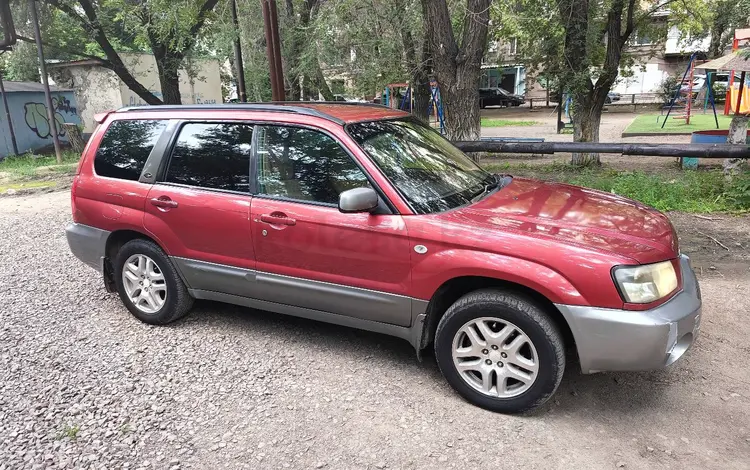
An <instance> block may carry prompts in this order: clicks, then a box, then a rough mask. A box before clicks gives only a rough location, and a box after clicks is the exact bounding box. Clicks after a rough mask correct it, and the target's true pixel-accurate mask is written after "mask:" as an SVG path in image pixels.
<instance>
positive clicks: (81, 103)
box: [47, 53, 222, 133]
mask: <svg viewBox="0 0 750 470" xmlns="http://www.w3.org/2000/svg"><path fill="white" fill-rule="evenodd" d="M120 57H121V58H122V60H123V62H124V63H125V66H126V67H127V68H128V70H129V71H130V72H131V73H132V74H133V76H134V77H135V79H136V80H138V81H139V82H140V83H141V84H143V86H144V87H146V89H148V90H149V91H150V92H151V93H153V94H154V95H156V96H157V97H159V98H161V84H160V83H159V75H158V73H157V68H156V59H155V58H154V56H153V55H151V54H131V53H127V54H120ZM47 69H48V73H49V75H50V80H51V81H52V82H53V83H55V84H57V85H58V86H61V87H64V88H72V89H74V90H75V96H76V102H77V104H78V113H79V115H80V117H81V122H82V123H83V125H84V132H86V133H89V132H93V130H94V128H95V127H96V122H95V121H94V115H95V114H97V113H101V112H104V111H110V110H113V109H118V108H121V107H123V106H135V105H141V104H145V103H144V101H143V100H142V99H141V97H140V96H138V95H137V94H135V93H134V92H133V91H132V90H131V89H130V88H128V87H127V85H125V83H124V82H123V81H122V80H120V78H119V77H118V76H117V75H116V74H115V73H114V72H113V71H112V70H110V69H108V68H105V67H102V66H101V62H100V61H99V60H96V59H86V60H76V61H71V62H57V63H50V64H48V65H47ZM190 69H191V73H190V74H188V73H187V72H186V71H185V70H180V72H179V76H180V95H181V98H182V103H183V104H215V103H221V102H222V94H221V79H220V77H219V70H220V63H219V61H218V60H217V59H211V58H209V59H194V60H192V61H191V64H190Z"/></svg>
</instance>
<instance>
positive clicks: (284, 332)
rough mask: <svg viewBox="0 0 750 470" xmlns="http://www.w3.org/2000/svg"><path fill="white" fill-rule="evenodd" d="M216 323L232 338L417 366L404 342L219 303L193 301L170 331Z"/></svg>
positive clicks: (380, 335)
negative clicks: (258, 338)
mask: <svg viewBox="0 0 750 470" xmlns="http://www.w3.org/2000/svg"><path fill="white" fill-rule="evenodd" d="M217 323H221V325H222V326H223V327H224V329H226V328H231V329H234V328H236V330H235V331H234V333H235V334H238V335H244V334H256V335H257V334H260V335H262V336H265V337H273V338H274V339H275V341H277V342H279V343H289V342H292V343H303V344H302V346H303V347H307V346H309V347H312V348H313V349H320V348H321V347H323V346H325V347H326V348H331V349H333V348H336V349H339V352H340V353H346V354H347V355H359V354H364V355H370V356H373V355H375V354H377V355H379V356H381V357H383V358H387V359H389V360H392V361H396V362H398V363H400V364H408V363H413V362H415V363H418V361H417V360H416V353H415V352H414V349H413V348H412V347H411V346H410V345H409V343H408V342H406V341H405V340H402V339H399V338H395V337H392V336H388V335H383V334H379V333H373V332H370V331H364V330H358V329H356V328H348V327H344V326H338V325H334V324H330V323H324V322H319V321H315V320H308V319H306V318H300V317H295V316H291V315H282V314H277V313H273V312H267V311H263V310H256V309H252V308H246V307H240V306H235V305H230V304H224V303H220V302H210V301H196V303H195V307H193V310H192V311H191V313H190V315H188V316H187V317H186V318H185V319H184V320H183V321H180V322H177V323H175V324H174V325H173V327H174V328H202V327H203V326H204V325H206V324H208V325H211V326H216V324H217Z"/></svg>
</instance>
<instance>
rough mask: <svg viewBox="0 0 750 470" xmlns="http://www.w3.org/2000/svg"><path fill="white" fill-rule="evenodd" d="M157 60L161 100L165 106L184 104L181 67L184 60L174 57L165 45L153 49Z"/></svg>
mask: <svg viewBox="0 0 750 470" xmlns="http://www.w3.org/2000/svg"><path fill="white" fill-rule="evenodd" d="M152 49H153V51H154V58H155V59H156V70H157V72H158V74H159V84H160V85H161V99H162V101H163V102H164V104H182V97H181V96H180V75H179V71H178V70H179V67H180V64H181V63H182V58H179V57H174V56H173V55H172V54H170V53H169V51H167V50H166V48H165V47H164V46H163V45H159V46H156V47H152Z"/></svg>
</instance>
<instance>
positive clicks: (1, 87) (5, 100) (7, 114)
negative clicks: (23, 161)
mask: <svg viewBox="0 0 750 470" xmlns="http://www.w3.org/2000/svg"><path fill="white" fill-rule="evenodd" d="M0 93H2V94H3V106H4V107H5V117H6V119H8V130H10V142H11V144H13V155H18V144H17V143H16V132H15V131H14V130H13V121H11V120H10V108H8V96H7V95H6V94H5V85H3V76H2V72H0Z"/></svg>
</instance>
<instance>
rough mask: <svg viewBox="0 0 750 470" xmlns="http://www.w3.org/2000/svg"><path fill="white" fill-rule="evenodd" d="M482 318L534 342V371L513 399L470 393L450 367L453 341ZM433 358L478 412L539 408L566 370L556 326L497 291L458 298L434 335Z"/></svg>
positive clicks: (526, 303)
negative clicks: (520, 332) (518, 331)
mask: <svg viewBox="0 0 750 470" xmlns="http://www.w3.org/2000/svg"><path fill="white" fill-rule="evenodd" d="M481 317H495V318H499V319H501V320H507V321H509V322H511V323H513V324H514V325H516V326H517V327H518V328H520V329H521V330H523V332H524V333H525V334H526V336H527V337H528V338H529V339H530V340H531V341H532V342H533V344H534V347H535V348H536V351H537V356H538V359H539V371H538V375H537V377H536V380H535V381H534V382H533V384H532V385H531V386H530V387H529V388H528V390H526V391H525V392H523V393H521V394H520V395H518V396H515V397H512V398H499V397H490V396H488V395H485V394H483V393H481V392H479V391H478V390H475V389H474V388H473V387H471V386H470V385H469V384H467V383H466V381H465V380H464V379H463V378H462V377H461V375H460V374H459V372H458V371H457V369H456V366H455V365H454V364H453V353H452V348H453V339H454V337H455V335H456V333H457V332H458V331H459V329H461V328H462V327H463V326H464V325H465V324H466V323H467V322H469V321H471V320H473V319H476V318H481ZM435 357H436V359H437V363H438V367H440V371H441V372H442V373H443V376H445V378H446V380H447V381H448V383H449V384H450V385H451V386H452V387H453V389H454V390H456V391H457V392H458V393H459V394H460V395H461V396H462V397H464V398H465V399H466V400H468V401H469V402H470V403H472V404H474V405H476V406H479V407H481V408H484V409H487V410H490V411H495V412H499V413H522V412H525V411H529V410H532V409H534V408H536V407H538V406H541V405H542V404H544V403H545V402H546V401H547V400H549V399H550V397H552V395H553V394H554V393H555V391H556V390H557V387H558V386H559V385H560V381H561V380H562V376H563V372H564V371H565V347H564V344H563V339H562V335H561V334H560V332H559V330H558V328H557V327H556V326H555V324H554V323H553V322H552V321H551V320H550V318H549V317H548V316H547V315H546V314H545V313H544V311H543V310H542V309H541V308H539V307H538V306H537V305H535V304H534V303H533V302H532V301H531V300H530V299H528V298H527V297H524V296H523V295H520V294H516V293H511V292H504V291H501V290H496V289H483V290H478V291H475V292H471V293H469V294H466V295H465V296H463V297H461V298H460V299H458V300H457V301H456V303H454V304H453V305H452V306H451V307H450V308H449V309H448V311H447V312H446V313H445V315H443V317H442V318H441V319H440V322H439V323H438V327H437V332H436V333H435Z"/></svg>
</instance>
